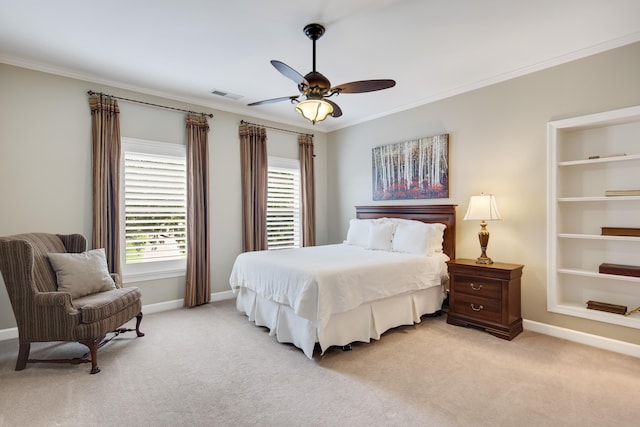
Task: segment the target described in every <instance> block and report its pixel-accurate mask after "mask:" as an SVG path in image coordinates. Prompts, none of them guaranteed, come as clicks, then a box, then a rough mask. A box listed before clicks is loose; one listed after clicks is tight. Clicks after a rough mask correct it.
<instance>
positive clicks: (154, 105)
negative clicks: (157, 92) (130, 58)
mask: <svg viewBox="0 0 640 427" xmlns="http://www.w3.org/2000/svg"><path fill="white" fill-rule="evenodd" d="M87 93H88V94H89V95H104V96H108V97H111V98H115V99H121V100H123V101H129V102H135V103H137V104H144V105H151V106H152V107H159V108H166V109H167V110H175V111H181V112H183V113H190V114H200V115H201V116H202V117H210V118H213V114H207V113H198V112H197V111H191V110H183V109H182V108H176V107H169V106H167V105H160V104H152V103H151V102H145V101H138V100H135V99H129V98H123V97H121V96H115V95H109V94H107V93H102V92H94V91H92V90H90V91H88V92H87Z"/></svg>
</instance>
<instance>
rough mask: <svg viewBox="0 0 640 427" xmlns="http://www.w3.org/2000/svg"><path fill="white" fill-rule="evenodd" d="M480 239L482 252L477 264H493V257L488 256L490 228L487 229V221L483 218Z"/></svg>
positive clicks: (479, 233)
mask: <svg viewBox="0 0 640 427" xmlns="http://www.w3.org/2000/svg"><path fill="white" fill-rule="evenodd" d="M478 239H479V240H480V249H481V250H482V253H481V254H480V256H479V257H478V258H477V259H476V264H493V261H492V260H491V258H489V257H488V256H487V245H488V244H489V230H487V223H486V222H485V221H484V220H482V222H481V223H480V231H479V232H478Z"/></svg>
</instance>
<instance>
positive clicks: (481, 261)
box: [476, 256, 493, 264]
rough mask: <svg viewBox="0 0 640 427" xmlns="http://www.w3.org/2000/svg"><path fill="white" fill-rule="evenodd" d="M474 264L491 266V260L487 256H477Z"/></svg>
mask: <svg viewBox="0 0 640 427" xmlns="http://www.w3.org/2000/svg"><path fill="white" fill-rule="evenodd" d="M476 264H493V260H492V259H491V258H489V257H488V256H485V257H483V256H479V257H478V258H477V259H476Z"/></svg>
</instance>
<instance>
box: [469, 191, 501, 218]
mask: <svg viewBox="0 0 640 427" xmlns="http://www.w3.org/2000/svg"><path fill="white" fill-rule="evenodd" d="M464 219H465V220H479V221H493V220H498V219H502V218H501V217H500V212H498V207H497V206H496V198H495V196H494V195H493V194H481V195H479V196H471V198H470V199H469V208H468V209H467V214H466V215H465V216H464Z"/></svg>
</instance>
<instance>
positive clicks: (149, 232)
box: [121, 138, 187, 282]
mask: <svg viewBox="0 0 640 427" xmlns="http://www.w3.org/2000/svg"><path fill="white" fill-rule="evenodd" d="M122 141H123V144H122V146H123V156H122V157H123V168H122V171H123V178H124V179H122V185H123V189H124V191H121V194H122V196H121V197H122V202H121V206H122V208H121V219H122V221H121V229H122V239H121V240H122V246H123V247H122V249H121V252H122V270H123V275H124V276H125V278H126V279H127V281H128V282H132V281H133V282H135V281H138V280H150V279H156V278H162V277H171V276H177V275H183V274H184V268H185V263H186V256H187V249H186V243H187V242H186V228H187V218H186V214H187V208H186V205H187V204H186V202H187V199H186V192H187V183H186V153H185V147H184V146H181V145H177V144H168V143H156V142H150V141H141V140H133V139H129V138H123V139H122Z"/></svg>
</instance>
